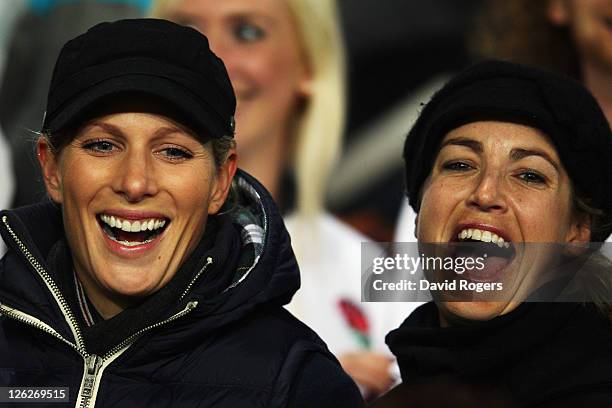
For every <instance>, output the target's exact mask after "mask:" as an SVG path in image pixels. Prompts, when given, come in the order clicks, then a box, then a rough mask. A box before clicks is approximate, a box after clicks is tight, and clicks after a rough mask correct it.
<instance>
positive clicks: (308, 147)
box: [152, 0, 395, 395]
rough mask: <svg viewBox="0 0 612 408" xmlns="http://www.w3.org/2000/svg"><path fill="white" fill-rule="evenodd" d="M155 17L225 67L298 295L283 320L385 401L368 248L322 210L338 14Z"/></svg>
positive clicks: (378, 311)
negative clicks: (305, 331) (290, 258)
mask: <svg viewBox="0 0 612 408" xmlns="http://www.w3.org/2000/svg"><path fill="white" fill-rule="evenodd" d="M152 14H153V16H154V17H161V18H167V19H170V20H173V21H177V22H179V23H182V24H185V25H189V26H192V27H194V28H196V29H198V30H200V31H202V32H203V33H205V34H206V35H207V36H208V38H209V39H210V43H211V47H212V48H213V50H214V51H215V52H216V53H217V54H218V55H219V56H220V57H221V58H222V59H223V60H224V61H225V63H226V64H227V68H228V72H229V75H230V79H231V81H232V84H233V86H234V88H235V90H236V94H237V99H238V107H237V116H236V137H237V140H238V142H239V143H238V155H239V160H240V166H241V168H244V169H245V170H247V171H249V172H251V173H252V174H254V175H255V176H256V177H257V178H258V179H260V180H261V181H262V182H263V184H264V185H265V186H266V187H267V188H268V189H269V190H270V191H271V193H272V195H273V197H274V198H275V199H276V200H278V201H279V202H280V205H281V208H283V209H284V211H285V213H286V217H285V222H286V224H287V228H288V230H289V233H290V235H291V239H292V245H293V248H294V250H295V252H296V256H297V258H298V263H299V266H300V270H301V280H302V283H301V289H300V291H298V293H297V294H296V296H295V297H294V298H293V300H292V302H291V304H290V305H289V306H288V308H289V310H290V311H292V312H293V313H294V314H295V315H296V316H297V317H298V318H300V319H301V320H303V321H304V322H305V323H307V324H308V325H309V326H311V327H312V328H313V329H314V330H315V331H316V332H317V333H318V334H319V335H320V336H321V337H322V338H323V339H324V340H325V341H326V343H327V344H328V346H329V347H330V349H331V351H332V352H333V353H334V354H335V355H336V356H337V357H338V358H339V360H340V362H341V363H342V366H343V368H344V369H345V370H346V371H347V372H348V373H349V374H350V375H351V377H352V378H353V379H354V380H355V381H356V382H357V383H358V384H359V385H360V386H361V388H362V391H363V392H364V393H365V394H366V395H371V394H374V395H375V394H379V393H381V392H383V391H385V390H386V389H388V387H389V386H390V385H391V384H392V383H393V376H392V374H391V368H392V362H393V359H392V357H391V356H390V355H389V353H388V350H386V346H385V345H384V342H383V335H384V333H385V332H386V329H388V328H390V327H391V326H392V325H393V324H394V323H395V321H394V320H392V319H391V320H389V315H390V314H392V311H391V309H389V308H385V310H386V313H385V312H384V311H383V309H382V308H381V307H376V306H380V305H368V304H360V295H361V287H360V250H361V242H362V241H366V238H365V237H363V236H361V235H360V234H359V233H357V232H356V231H354V230H352V229H351V228H350V227H348V226H346V225H344V224H343V223H341V222H340V221H339V220H337V219H336V218H335V217H333V216H332V215H331V214H329V213H327V212H326V211H325V209H324V208H323V202H324V193H325V189H326V186H327V182H328V179H329V177H330V171H331V170H332V167H333V165H334V163H335V160H336V158H337V156H338V154H339V149H340V145H341V136H342V132H343V124H344V112H345V99H344V98H345V89H344V87H345V73H344V69H345V67H344V47H343V43H342V39H341V33H340V30H339V22H338V18H337V16H336V10H335V3H334V2H333V1H331V0H323V1H318V0H262V1H252V0H160V1H156V2H154V7H153V10H152ZM293 196H295V199H292V198H291V197H293ZM389 321H390V323H388V322H389Z"/></svg>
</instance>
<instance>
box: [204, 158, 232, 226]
mask: <svg viewBox="0 0 612 408" xmlns="http://www.w3.org/2000/svg"><path fill="white" fill-rule="evenodd" d="M236 158H237V155H236V148H234V147H232V148H231V149H230V150H229V152H228V155H227V159H226V160H225V163H223V165H221V167H220V168H219V169H218V170H217V180H216V182H215V185H214V187H213V191H212V194H211V200H210V202H209V203H208V214H211V215H212V214H216V213H217V212H219V210H220V209H221V207H222V206H223V204H224V203H225V200H226V199H227V195H228V194H229V190H230V187H231V185H232V180H233V179H234V175H235V174H236Z"/></svg>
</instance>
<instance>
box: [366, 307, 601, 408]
mask: <svg viewBox="0 0 612 408" xmlns="http://www.w3.org/2000/svg"><path fill="white" fill-rule="evenodd" d="M386 341H387V344H388V345H389V347H390V348H391V351H392V352H393V354H395V355H396V356H397V359H398V362H399V366H400V370H401V373H402V380H403V383H402V384H401V385H399V386H398V387H396V388H395V389H393V390H391V391H390V392H389V393H388V394H387V395H385V396H384V397H382V398H381V399H379V400H378V401H377V402H376V403H375V404H374V405H373V406H374V407H377V408H383V407H387V408H389V407H400V406H404V404H405V403H407V402H408V401H410V402H411V404H412V405H411V406H414V407H425V406H427V407H430V408H435V407H447V406H453V407H470V408H478V407H487V408H495V407H534V408H535V407H550V408H553V407H554V408H561V407H567V408H569V407H572V408H574V407H589V408H591V407H592V408H604V407H612V325H611V324H610V322H609V320H608V319H607V318H606V317H604V316H603V314H601V313H600V312H599V311H597V310H595V308H594V307H593V306H592V305H588V304H587V305H584V304H581V303H524V304H522V305H520V306H519V307H518V308H517V309H515V310H514V311H512V312H510V313H508V314H507V315H504V316H500V317H497V318H495V319H492V320H490V321H487V322H481V323H478V324H475V325H474V326H472V327H449V328H440V326H439V323H438V310H437V307H436V306H435V304H433V303H427V304H425V305H423V306H421V307H419V308H418V309H416V310H415V311H414V312H413V313H412V314H411V315H410V316H409V317H408V319H406V321H405V322H404V323H403V324H402V325H401V326H400V327H399V328H398V329H396V330H394V331H392V332H391V333H389V334H388V335H387V338H386Z"/></svg>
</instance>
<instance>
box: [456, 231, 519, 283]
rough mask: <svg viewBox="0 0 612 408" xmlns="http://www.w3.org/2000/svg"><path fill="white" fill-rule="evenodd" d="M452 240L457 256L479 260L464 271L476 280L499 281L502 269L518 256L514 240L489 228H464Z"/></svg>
mask: <svg viewBox="0 0 612 408" xmlns="http://www.w3.org/2000/svg"><path fill="white" fill-rule="evenodd" d="M452 242H453V243H454V245H453V246H454V248H453V256H454V257H455V258H459V257H462V258H465V259H469V258H471V259H473V260H478V262H474V263H473V264H472V266H470V267H469V268H465V271H464V272H465V275H466V277H467V278H468V279H470V280H471V281H474V282H494V281H499V280H500V277H501V273H502V271H503V270H504V269H506V267H507V266H508V265H510V263H511V262H512V261H513V259H514V258H515V256H516V250H515V247H514V244H512V242H509V240H508V239H507V238H504V237H501V236H499V235H497V234H496V233H493V232H491V231H488V230H483V229H478V228H462V229H460V230H459V231H458V232H457V234H456V238H455V239H453V241H452Z"/></svg>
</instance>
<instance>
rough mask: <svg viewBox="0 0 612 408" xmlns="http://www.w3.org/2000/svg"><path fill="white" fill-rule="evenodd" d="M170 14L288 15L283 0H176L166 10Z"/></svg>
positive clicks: (212, 15) (222, 15)
mask: <svg viewBox="0 0 612 408" xmlns="http://www.w3.org/2000/svg"><path fill="white" fill-rule="evenodd" d="M167 11H168V12H169V13H170V14H174V13H188V14H190V15H196V16H199V17H201V18H202V19H206V18H211V19H212V18H216V17H225V16H231V15H255V16H262V17H269V18H273V19H278V20H283V19H286V18H287V17H289V8H288V6H287V1H283V0H177V1H174V2H173V3H171V4H170V6H169V7H168V10H167Z"/></svg>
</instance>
